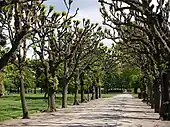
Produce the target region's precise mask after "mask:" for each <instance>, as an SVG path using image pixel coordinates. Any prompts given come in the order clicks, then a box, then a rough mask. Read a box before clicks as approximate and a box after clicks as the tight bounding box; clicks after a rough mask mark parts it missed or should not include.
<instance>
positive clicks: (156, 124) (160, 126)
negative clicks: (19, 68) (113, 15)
mask: <svg viewBox="0 0 170 127" xmlns="http://www.w3.org/2000/svg"><path fill="white" fill-rule="evenodd" d="M158 119H159V114H156V113H153V110H152V109H150V107H149V106H147V105H146V104H145V103H142V102H141V100H139V99H136V98H134V97H132V95H130V94H121V95H116V96H114V97H112V98H101V99H98V100H94V101H91V102H89V103H83V104H81V105H79V106H70V107H68V108H65V109H57V111H56V112H53V113H43V114H39V115H34V116H32V117H31V119H18V120H12V121H11V120H10V121H5V122H1V123H0V127H9V126H10V127H11V126H12V127H21V126H25V127H61V126H62V127H93V126H97V127H169V126H170V122H168V121H160V120H158Z"/></svg>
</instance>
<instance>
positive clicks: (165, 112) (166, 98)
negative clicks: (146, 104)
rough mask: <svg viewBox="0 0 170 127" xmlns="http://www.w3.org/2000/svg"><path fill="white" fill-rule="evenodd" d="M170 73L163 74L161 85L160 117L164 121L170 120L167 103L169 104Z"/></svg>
mask: <svg viewBox="0 0 170 127" xmlns="http://www.w3.org/2000/svg"><path fill="white" fill-rule="evenodd" d="M168 78H169V76H168V73H163V74H162V83H161V85H162V86H161V95H162V96H161V105H160V113H159V114H160V117H161V118H163V119H164V120H166V119H168V113H169V111H168V110H166V107H168V106H169V105H168V103H167V105H166V102H169V92H168V85H169V83H168V81H169V79H168Z"/></svg>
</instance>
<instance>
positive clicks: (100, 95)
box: [99, 86, 102, 98]
mask: <svg viewBox="0 0 170 127" xmlns="http://www.w3.org/2000/svg"><path fill="white" fill-rule="evenodd" d="M101 97H102V94H101V86H99V98H101Z"/></svg>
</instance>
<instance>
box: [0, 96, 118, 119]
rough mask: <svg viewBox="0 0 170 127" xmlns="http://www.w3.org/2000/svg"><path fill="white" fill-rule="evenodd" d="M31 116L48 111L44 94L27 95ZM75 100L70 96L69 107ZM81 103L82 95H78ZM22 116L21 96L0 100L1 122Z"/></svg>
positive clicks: (58, 104)
mask: <svg viewBox="0 0 170 127" xmlns="http://www.w3.org/2000/svg"><path fill="white" fill-rule="evenodd" d="M113 95H116V94H112V93H111V94H103V95H102V96H103V97H104V98H108V97H112V96H113ZM61 98H62V95H61V94H56V106H57V108H60V107H61ZM26 100H27V105H28V109H29V114H33V113H37V112H43V111H44V110H46V109H47V99H45V98H44V94H40V93H37V94H32V93H29V94H26ZM73 100H74V95H73V94H68V105H72V104H73ZM78 100H79V101H80V95H78ZM21 116H22V108H21V100H20V96H19V94H9V95H5V96H3V97H1V98H0V121H4V120H9V119H16V118H18V117H21Z"/></svg>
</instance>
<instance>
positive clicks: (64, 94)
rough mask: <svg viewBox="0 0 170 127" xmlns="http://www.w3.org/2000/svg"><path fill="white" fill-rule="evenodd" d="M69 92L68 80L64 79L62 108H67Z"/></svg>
mask: <svg viewBox="0 0 170 127" xmlns="http://www.w3.org/2000/svg"><path fill="white" fill-rule="evenodd" d="M67 91H68V83H67V79H65V78H64V79H63V84H62V108H67Z"/></svg>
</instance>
